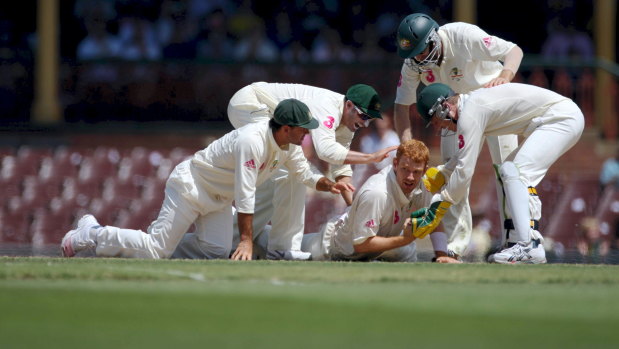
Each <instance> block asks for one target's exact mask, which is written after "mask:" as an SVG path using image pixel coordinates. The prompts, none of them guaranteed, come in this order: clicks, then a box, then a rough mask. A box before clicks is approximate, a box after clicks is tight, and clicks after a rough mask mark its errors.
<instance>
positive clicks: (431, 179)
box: [421, 167, 445, 193]
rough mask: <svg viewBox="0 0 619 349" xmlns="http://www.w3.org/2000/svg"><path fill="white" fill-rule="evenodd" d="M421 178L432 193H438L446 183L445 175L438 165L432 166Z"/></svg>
mask: <svg viewBox="0 0 619 349" xmlns="http://www.w3.org/2000/svg"><path fill="white" fill-rule="evenodd" d="M421 180H422V181H423V185H424V186H425V187H426V189H428V191H429V192H430V193H437V192H438V191H439V190H441V188H442V187H443V185H445V176H444V175H443V173H442V172H441V171H440V170H439V169H438V167H430V168H429V169H428V170H427V171H426V173H425V174H424V175H423V177H422V178H421Z"/></svg>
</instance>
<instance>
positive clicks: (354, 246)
mask: <svg viewBox="0 0 619 349" xmlns="http://www.w3.org/2000/svg"><path fill="white" fill-rule="evenodd" d="M429 158H430V152H429V150H428V148H427V147H426V145H425V144H423V142H421V141H418V140H408V141H406V142H404V143H402V144H401V145H400V146H399V147H398V150H397V153H396V156H395V158H394V159H393V165H391V166H387V167H385V168H384V169H383V170H382V171H380V172H379V173H377V174H375V175H373V176H371V177H370V178H368V180H367V181H366V182H365V183H364V184H363V186H362V187H361V189H360V190H359V191H358V193H357V195H356V196H355V198H354V200H353V203H352V205H351V206H350V208H349V210H348V211H347V212H346V213H344V214H343V215H342V216H340V217H335V218H334V219H331V220H330V221H329V222H327V224H325V225H324V226H323V228H322V231H321V232H320V233H312V234H306V235H305V236H304V237H303V244H302V250H303V251H306V252H311V253H312V257H313V259H314V260H363V261H367V260H383V261H391V262H415V261H416V260H417V253H416V245H415V242H414V241H415V240H416V239H418V238H423V237H425V236H426V235H427V234H428V233H429V232H425V233H423V234H418V233H415V232H414V231H412V230H411V226H410V224H409V222H410V219H407V218H408V217H409V216H410V215H411V213H413V211H415V210H417V209H419V208H422V207H424V206H427V205H429V204H430V200H431V199H432V193H431V192H429V191H428V189H426V187H425V186H424V183H423V182H422V180H421V179H422V177H423V175H424V172H425V171H426V169H427V166H428V160H429ZM431 238H432V242H433V244H434V249H435V251H436V254H437V261H438V262H441V263H459V261H458V260H456V259H454V258H451V257H448V256H447V255H446V251H447V236H446V235H445V234H444V233H442V232H434V233H433V234H432V235H431Z"/></svg>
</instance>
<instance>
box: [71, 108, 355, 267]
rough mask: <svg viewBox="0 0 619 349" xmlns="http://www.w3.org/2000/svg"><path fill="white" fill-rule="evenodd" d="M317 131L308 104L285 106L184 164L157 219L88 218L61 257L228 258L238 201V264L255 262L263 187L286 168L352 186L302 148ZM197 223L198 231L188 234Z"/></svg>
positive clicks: (308, 179)
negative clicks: (136, 222) (137, 223)
mask: <svg viewBox="0 0 619 349" xmlns="http://www.w3.org/2000/svg"><path fill="white" fill-rule="evenodd" d="M316 127H318V121H317V120H316V119H315V118H313V117H312V115H311V113H310V111H309V109H308V107H307V106H306V105H305V104H304V103H303V102H301V101H299V100H296V99H286V100H283V101H281V102H280V103H279V104H278V105H277V107H276V109H275V112H274V117H273V119H272V120H270V121H263V122H257V123H253V124H249V125H247V126H244V127H241V128H239V129H237V130H234V131H232V132H230V133H228V134H226V135H224V136H223V137H221V138H219V139H218V140H216V141H214V142H213V143H211V144H210V145H209V146H208V147H207V148H206V149H204V150H201V151H199V152H197V153H196V154H195V155H194V156H193V157H192V158H191V159H189V160H186V161H183V162H181V163H180V164H179V165H178V166H176V168H174V170H173V171H172V173H171V174H170V177H169V178H168V181H167V183H166V188H165V198H164V201H163V205H162V207H161V211H160V212H159V216H158V217H157V219H156V220H155V221H154V222H153V223H152V224H151V225H150V226H149V227H148V230H147V233H144V232H143V231H140V230H132V229H123V228H117V227H112V226H104V227H102V226H101V225H100V224H99V223H98V222H97V220H96V219H95V217H94V216H92V215H85V216H84V217H82V218H81V219H80V220H79V221H78V224H77V229H75V230H71V231H69V232H68V233H67V234H66V235H65V237H64V238H63V239H62V243H61V248H62V253H63V255H64V256H66V257H73V256H74V255H75V254H76V253H78V252H79V251H81V250H86V249H95V252H96V255H97V256H105V257H129V258H155V259H158V258H169V257H175V258H208V259H211V258H228V257H230V252H231V250H232V205H231V204H232V200H234V201H235V204H236V209H237V211H238V212H239V213H238V225H239V227H240V231H241V242H240V243H239V245H238V247H237V248H236V250H235V251H234V253H233V254H232V256H231V258H232V259H235V260H249V259H251V258H252V248H253V244H252V234H253V231H252V220H253V213H254V197H255V192H256V186H258V185H260V184H261V183H264V182H265V181H266V180H268V179H269V178H270V177H271V176H273V175H274V174H276V173H277V171H278V169H279V168H280V167H281V166H286V167H287V168H288V169H289V171H290V172H291V173H294V174H295V178H297V179H298V180H299V181H301V182H303V183H304V184H305V185H307V186H309V187H311V188H315V189H316V190H319V191H330V192H331V193H334V194H341V191H344V190H349V191H354V188H353V187H352V186H351V185H350V184H346V183H333V182H332V181H330V180H329V179H327V178H326V177H323V176H322V175H321V174H317V173H314V172H312V170H311V168H310V165H309V163H308V161H307V159H306V158H305V156H304V155H303V151H302V150H301V147H300V145H301V142H302V141H303V138H304V137H305V135H307V134H308V133H309V129H312V128H316ZM193 224H195V226H196V232H195V233H188V234H185V232H187V230H188V229H189V228H190V227H191V226H192V225H193Z"/></svg>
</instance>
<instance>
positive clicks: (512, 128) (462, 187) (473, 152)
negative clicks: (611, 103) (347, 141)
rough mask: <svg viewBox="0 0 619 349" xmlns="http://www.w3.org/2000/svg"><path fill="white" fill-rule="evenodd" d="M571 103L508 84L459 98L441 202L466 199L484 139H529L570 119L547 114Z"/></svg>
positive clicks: (529, 87) (535, 89) (532, 88)
mask: <svg viewBox="0 0 619 349" xmlns="http://www.w3.org/2000/svg"><path fill="white" fill-rule="evenodd" d="M566 100H568V101H569V100H570V99H569V98H566V97H563V96H561V95H560V94H558V93H555V92H553V91H550V90H547V89H543V88H540V87H537V86H533V85H526V84H518V83H509V84H503V85H499V86H495V87H493V88H483V89H479V90H476V91H473V92H471V93H470V94H462V95H460V101H459V104H458V124H457V125H458V128H457V132H456V137H457V140H458V152H457V154H456V156H455V157H453V158H452V160H450V161H449V162H448V163H447V164H445V170H446V171H447V172H446V173H448V172H449V171H452V170H453V173H452V174H451V177H450V178H449V181H448V183H447V186H446V187H445V189H443V191H442V192H441V195H442V197H443V199H445V200H447V201H449V202H451V203H458V202H460V200H462V199H463V198H464V197H465V196H466V192H467V188H469V186H470V184H471V178H472V177H473V172H474V171H475V165H476V163H477V157H478V155H479V152H480V151H481V147H482V145H483V143H484V139H485V137H486V136H500V135H508V134H516V135H523V136H525V137H527V136H529V135H530V134H531V133H532V132H533V131H534V130H535V128H536V127H538V126H540V125H543V124H544V123H548V122H552V121H555V120H561V119H565V118H567V117H570V116H566V115H554V114H552V113H546V112H547V111H548V109H549V108H550V107H552V106H553V105H555V104H557V103H559V102H563V101H566Z"/></svg>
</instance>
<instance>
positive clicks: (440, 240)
mask: <svg viewBox="0 0 619 349" xmlns="http://www.w3.org/2000/svg"><path fill="white" fill-rule="evenodd" d="M430 240H432V246H433V247H434V251H440V252H445V253H447V234H445V233H443V232H442V231H435V232H433V233H432V234H430Z"/></svg>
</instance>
